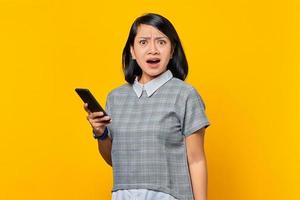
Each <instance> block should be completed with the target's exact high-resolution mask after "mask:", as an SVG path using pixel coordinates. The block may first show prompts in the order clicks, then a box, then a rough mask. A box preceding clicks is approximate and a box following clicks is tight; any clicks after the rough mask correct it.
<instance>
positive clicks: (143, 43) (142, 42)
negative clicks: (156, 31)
mask: <svg viewBox="0 0 300 200" xmlns="http://www.w3.org/2000/svg"><path fill="white" fill-rule="evenodd" d="M139 43H140V44H141V45H145V44H146V43H147V40H140V41H139Z"/></svg>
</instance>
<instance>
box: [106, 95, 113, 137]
mask: <svg viewBox="0 0 300 200" xmlns="http://www.w3.org/2000/svg"><path fill="white" fill-rule="evenodd" d="M110 104H111V102H110V95H109V94H108V95H107V98H106V103H105V112H106V113H107V114H108V115H109V116H110V117H111V118H112V116H111V105H110ZM106 127H107V130H108V136H109V137H110V139H112V131H111V124H108V125H107V126H106Z"/></svg>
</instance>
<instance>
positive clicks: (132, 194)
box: [84, 13, 209, 200]
mask: <svg viewBox="0 0 300 200" xmlns="http://www.w3.org/2000/svg"><path fill="white" fill-rule="evenodd" d="M123 71H124V74H125V79H126V81H127V83H126V84H123V85H121V86H120V87H118V88H115V89H113V90H112V91H111V92H110V93H109V94H108V96H107V100H106V111H107V113H108V115H109V116H105V117H104V116H103V113H102V112H95V113H91V112H90V111H89V110H88V108H87V104H85V105H84V108H85V110H86V111H87V112H88V116H87V119H88V120H89V122H90V124H91V126H92V128H93V132H94V137H95V138H97V139H98V146H99V151H100V153H101V155H102V157H103V158H104V159H105V161H106V162H107V163H108V164H109V165H111V166H112V167H113V175H114V186H113V190H112V191H113V193H112V199H113V200H127V199H128V200H129V199H139V200H140V199H141V200H167V199H168V200H174V199H175V200H193V199H195V200H205V199H206V195H207V168H206V159H205V153H204V133H205V128H207V127H208V126H209V121H208V119H207V117H206V115H205V111H204V110H205V105H204V102H203V100H202V98H201V97H200V95H199V94H198V92H197V91H196V89H195V88H194V87H193V86H192V85H190V84H187V83H185V82H184V80H185V78H186V76H187V74H188V63H187V60H186V57H185V54H184V51H183V48H182V45H181V42H180V39H179V37H178V35H177V33H176V30H175V28H174V27H173V25H172V24H171V23H170V22H169V21H168V20H167V19H166V18H164V17H163V16H161V15H158V14H154V13H148V14H145V15H143V16H140V17H139V18H137V19H136V20H135V21H134V23H133V24H132V26H131V29H130V33H129V36H128V40H127V43H126V45H125V47H124V50H123Z"/></svg>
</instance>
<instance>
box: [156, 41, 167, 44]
mask: <svg viewBox="0 0 300 200" xmlns="http://www.w3.org/2000/svg"><path fill="white" fill-rule="evenodd" d="M158 43H159V44H160V45H164V44H166V43H167V42H166V41H165V40H159V41H158Z"/></svg>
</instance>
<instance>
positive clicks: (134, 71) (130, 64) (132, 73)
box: [122, 13, 188, 84]
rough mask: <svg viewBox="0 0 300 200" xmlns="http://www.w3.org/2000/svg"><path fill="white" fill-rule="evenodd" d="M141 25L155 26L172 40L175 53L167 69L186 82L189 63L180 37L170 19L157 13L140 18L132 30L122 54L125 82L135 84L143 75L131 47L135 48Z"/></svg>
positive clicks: (134, 23)
mask: <svg viewBox="0 0 300 200" xmlns="http://www.w3.org/2000/svg"><path fill="white" fill-rule="evenodd" d="M140 24H146V25H150V26H153V27H155V28H157V29H158V30H160V31H161V32H162V33H164V34H165V35H166V36H167V37H168V38H169V39H170V41H171V46H172V50H173V49H174V52H173V54H172V59H170V61H169V63H168V65H167V69H169V70H170V71H171V72H172V74H173V76H174V77H176V78H179V79H181V80H183V81H184V80H185V78H186V77H187V74H188V62H187V59H186V57H185V54H184V51H183V48H182V45H181V42H180V39H179V36H178V34H177V32H176V30H175V28H174V26H173V25H172V24H171V22H170V21H169V20H168V19H166V18H165V17H163V16H161V15H159V14H155V13H147V14H144V15H142V16H140V17H138V18H137V19H136V20H135V21H134V22H133V24H132V26H131V28H130V32H129V36H128V39H127V42H126V44H125V47H124V49H123V54H122V67H123V72H124V75H125V80H126V81H127V82H128V83H130V84H133V82H134V79H135V77H136V76H140V75H141V74H142V69H141V68H140V67H139V65H138V64H137V62H136V61H135V60H133V59H132V56H131V53H130V46H131V45H132V46H133V44H134V39H135V36H136V34H137V30H138V27H139V25H140Z"/></svg>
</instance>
